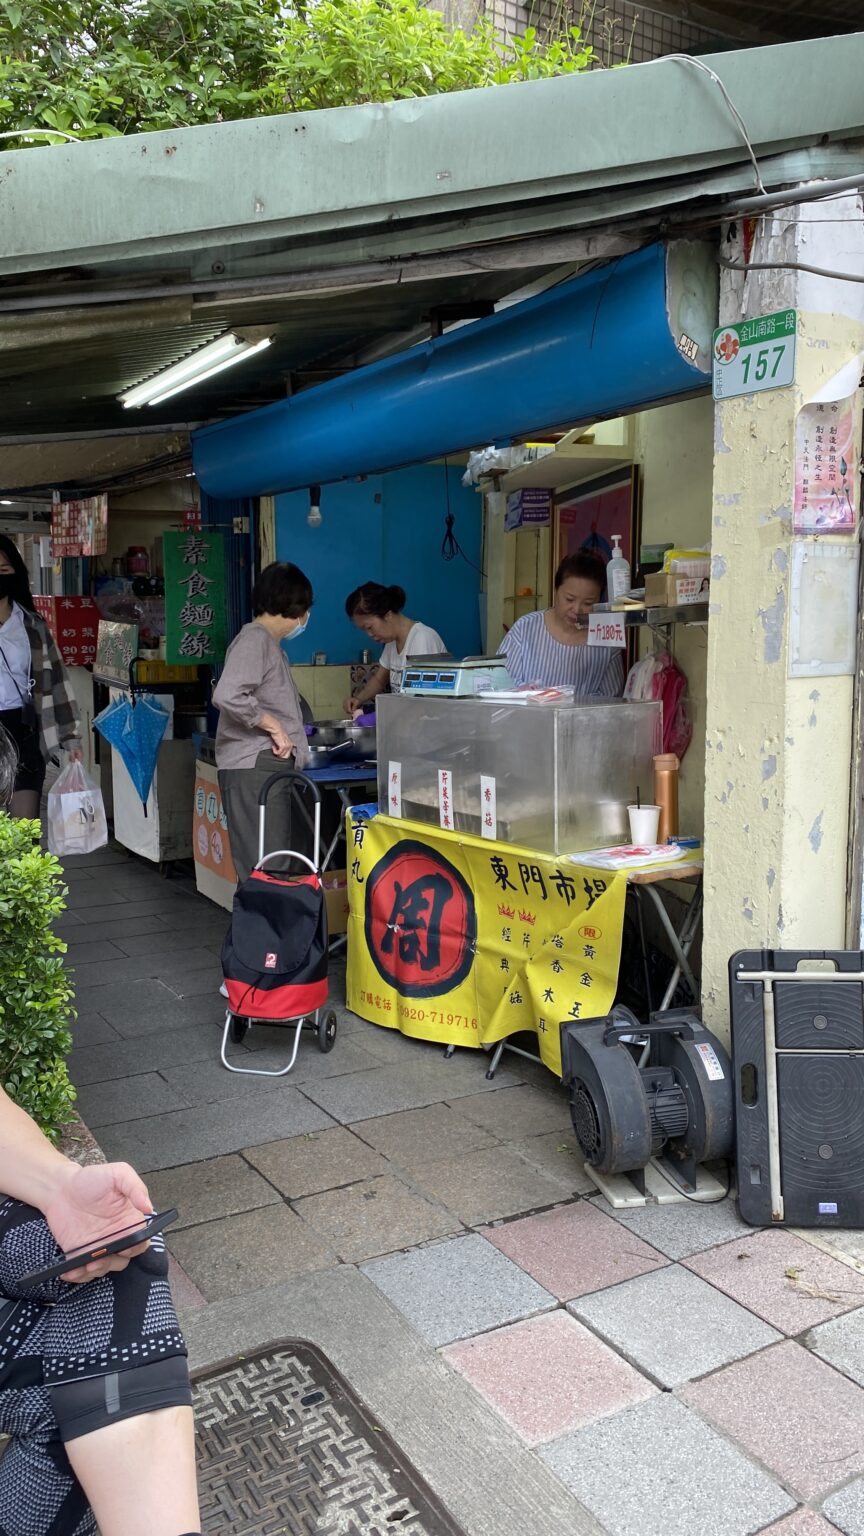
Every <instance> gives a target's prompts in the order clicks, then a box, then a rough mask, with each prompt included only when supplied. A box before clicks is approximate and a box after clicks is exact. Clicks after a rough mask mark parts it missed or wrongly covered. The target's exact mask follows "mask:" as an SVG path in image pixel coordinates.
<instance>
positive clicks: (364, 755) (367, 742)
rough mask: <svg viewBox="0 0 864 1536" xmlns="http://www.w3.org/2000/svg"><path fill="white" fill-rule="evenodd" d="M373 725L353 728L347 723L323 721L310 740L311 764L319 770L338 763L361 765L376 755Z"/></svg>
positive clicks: (350, 723)
mask: <svg viewBox="0 0 864 1536" xmlns="http://www.w3.org/2000/svg"><path fill="white" fill-rule="evenodd" d="M375 744H376V741H375V728H374V726H363V725H354V724H353V723H352V722H351V721H350V720H324V721H321V722H320V724H318V725H316V726H315V734H314V735H313V736H310V738H309V751H310V754H311V757H310V762H314V763H315V764H316V765H317V766H318V767H321V766H322V765H323V764H324V763H327V762H330V761H333V762H334V763H335V762H336V761H337V760H338V762H340V763H363V762H366V761H367V760H368V759H369V758H370V757H374V756H375Z"/></svg>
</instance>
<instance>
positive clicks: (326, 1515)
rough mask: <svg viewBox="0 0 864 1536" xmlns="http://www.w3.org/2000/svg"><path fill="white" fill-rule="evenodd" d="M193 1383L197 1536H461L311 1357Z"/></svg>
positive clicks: (324, 1363) (233, 1368)
mask: <svg viewBox="0 0 864 1536" xmlns="http://www.w3.org/2000/svg"><path fill="white" fill-rule="evenodd" d="M193 1381H194V1384H195V1423H196V1429H197V1436H198V1475H199V1485H200V1492H201V1521H202V1530H203V1531H204V1536H463V1532H462V1531H461V1529H460V1527H459V1526H457V1525H456V1524H454V1522H453V1520H452V1518H451V1516H450V1515H449V1514H448V1513H447V1511H446V1510H445V1509H444V1507H443V1505H442V1504H441V1503H440V1502H439V1501H438V1499H437V1498H436V1496H435V1494H434V1493H433V1492H432V1489H431V1488H429V1487H428V1485H427V1484H426V1483H425V1482H424V1481H423V1479H422V1478H421V1477H420V1476H419V1474H418V1473H417V1472H416V1471H415V1470H414V1468H413V1467H412V1466H411V1463H410V1462H409V1461H408V1460H407V1459H406V1457H405V1456H403V1454H402V1452H401V1451H400V1450H399V1448H398V1447H397V1446H396V1445H395V1444H394V1442H393V1441H392V1440H391V1439H390V1437H389V1435H386V1434H385V1433H384V1432H383V1430H382V1429H380V1428H379V1426H378V1425H376V1423H375V1421H374V1419H373V1418H372V1417H371V1415H370V1414H369V1412H368V1410H367V1409H366V1408H365V1407H364V1406H363V1405H362V1404H361V1403H360V1401H359V1400H358V1399H357V1398H356V1397H355V1396H354V1394H353V1393H352V1391H351V1388H350V1387H349V1386H348V1384H347V1382H346V1381H344V1380H343V1379H342V1377H341V1376H339V1374H338V1373H337V1372H336V1371H335V1370H334V1368H333V1366H332V1365H330V1363H329V1361H328V1360H327V1359H326V1358H325V1356H324V1355H323V1354H322V1353H321V1352H320V1350H318V1349H316V1348H315V1347H314V1345H311V1344H306V1343H299V1342H296V1341H294V1340H287V1341H285V1342H284V1343H280V1344H276V1345H272V1346H271V1347H270V1348H269V1349H267V1350H263V1351H262V1352H261V1353H260V1354H257V1355H251V1356H245V1357H244V1358H243V1359H241V1360H237V1361H233V1362H228V1363H227V1364H223V1365H220V1366H216V1367H215V1368H214V1369H212V1370H209V1371H203V1372H198V1373H197V1374H196V1375H195V1376H194V1377H193Z"/></svg>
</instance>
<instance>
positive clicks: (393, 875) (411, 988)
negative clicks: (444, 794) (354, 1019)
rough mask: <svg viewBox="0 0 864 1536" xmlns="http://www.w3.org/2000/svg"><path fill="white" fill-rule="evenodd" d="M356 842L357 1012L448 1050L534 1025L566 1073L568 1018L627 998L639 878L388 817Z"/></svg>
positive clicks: (361, 825)
mask: <svg viewBox="0 0 864 1536" xmlns="http://www.w3.org/2000/svg"><path fill="white" fill-rule="evenodd" d="M348 842H349V850H350V856H349V870H350V873H349V877H348V895H349V902H350V915H349V919H348V1007H349V1008H350V1009H351V1010H352V1011H353V1012H354V1013H356V1014H359V1016H360V1017H361V1018H363V1019H369V1020H370V1021H371V1022H372V1023H375V1024H383V1025H386V1026H387V1027H388V1028H390V1029H399V1030H401V1031H402V1033H403V1034H406V1035H412V1036H414V1037H415V1038H417V1039H419V1040H437V1041H440V1042H441V1043H442V1044H444V1045H467V1046H474V1047H480V1046H484V1045H492V1044H495V1043H496V1042H497V1041H499V1040H504V1039H506V1038H507V1037H508V1036H509V1035H514V1034H517V1033H518V1032H520V1031H522V1030H532V1031H534V1032H535V1033H536V1035H537V1037H538V1043H539V1049H540V1056H541V1058H542V1060H543V1062H544V1064H545V1065H546V1066H547V1067H548V1068H549V1069H550V1071H552V1072H554V1073H556V1075H557V1076H559V1077H560V1075H561V1042H560V1026H561V1023H562V1022H563V1020H565V1019H590V1018H601V1017H602V1016H603V1015H605V1014H607V1013H608V1012H609V1010H610V1008H611V1006H612V1002H613V1000H614V997H615V991H616V987H617V983H618V967H619V963H620V959H621V934H622V928H623V922H624V900H625V896H626V890H627V882H626V877H625V876H624V875H623V874H621V873H620V872H614V871H611V870H592V869H585V868H582V867H581V866H578V867H577V865H575V864H571V863H570V862H569V860H567V859H566V858H561V859H555V858H552V857H550V856H549V855H548V854H539V853H535V852H531V851H529V850H525V849H519V848H514V847H511V846H510V845H509V844H504V843H494V842H487V841H485V840H483V839H481V838H474V837H464V836H461V835H458V834H454V833H447V832H438V831H437V830H436V829H435V828H434V827H429V826H425V825H422V826H421V825H420V824H418V823H414V822H408V821H401V820H399V821H396V820H391V819H390V817H389V816H376V817H374V818H373V820H372V821H362V820H354V818H353V817H352V816H351V813H350V812H349V816H348Z"/></svg>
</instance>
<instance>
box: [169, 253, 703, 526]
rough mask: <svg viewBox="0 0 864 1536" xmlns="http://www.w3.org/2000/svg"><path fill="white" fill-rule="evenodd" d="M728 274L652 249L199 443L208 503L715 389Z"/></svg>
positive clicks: (213, 432)
mask: <svg viewBox="0 0 864 1536" xmlns="http://www.w3.org/2000/svg"><path fill="white" fill-rule="evenodd" d="M715 323H716V271H715V268H714V266H713V262H712V260H711V257H710V252H709V253H707V257H706V248H705V247H703V246H698V245H687V244H678V245H675V246H672V247H670V248H668V249H667V248H666V247H665V246H664V245H660V244H657V245H651V246H648V247H646V248H645V249H644V250H641V251H636V252H634V253H632V254H630V255H627V256H623V257H621V258H619V259H618V260H616V261H613V262H610V263H609V264H608V265H606V266H603V267H597V268H595V269H594V270H592V271H590V272H587V273H585V274H583V275H581V276H579V277H576V278H573V279H571V280H570V281H569V282H566V283H562V284H561V285H559V286H558V287H555V288H552V289H549V290H547V291H546V292H545V293H542V294H540V295H539V296H538V297H536V298H532V299H528V300H526V301H525V302H523V303H519V304H514V305H512V306H511V307H510V308H508V309H505V310H503V311H501V312H500V313H498V314H496V315H492V316H491V317H490V318H489V319H486V320H478V321H476V322H475V323H473V324H471V325H467V326H464V327H462V328H461V329H458V330H456V331H453V332H451V333H450V334H448V335H445V336H442V337H439V338H437V339H436V340H434V341H428V342H424V343H423V344H421V345H419V346H415V347H411V348H410V349H409V350H408V351H406V352H400V353H397V354H396V355H395V356H393V357H388V358H386V359H385V360H384V361H383V362H379V363H375V364H373V365H372V366H370V367H367V368H360V369H358V370H357V371H356V372H354V373H351V374H347V375H345V376H344V377H342V378H340V379H336V380H334V381H333V382H331V383H327V384H322V385H320V386H319V387H318V388H315V389H310V390H307V391H306V392H305V393H303V394H300V395H297V396H295V397H294V398H293V399H289V400H281V401H279V402H278V403H277V404H276V405H270V406H266V407H265V408H264V409H262V410H258V411H252V412H250V413H249V414H248V415H244V416H238V417H235V418H233V419H232V420H230V421H227V422H222V423H219V424H218V425H214V426H210V427H204V428H202V429H201V430H199V431H198V432H196V433H195V434H194V435H193V439H192V445H193V463H194V468H195V473H196V475H197V477H198V480H199V482H200V484H201V486H202V487H203V489H204V490H205V491H206V492H207V494H208V495H210V496H217V497H233V496H260V495H270V494H275V493H277V492H279V491H288V490H297V489H300V488H301V487H303V486H307V485H315V484H325V483H327V482H330V481H335V480H345V479H350V478H354V477H356V476H358V475H368V474H376V473H381V472H383V471H386V470H390V469H396V468H399V467H401V466H403V465H406V464H416V463H421V462H425V461H427V460H429V459H434V458H439V457H441V456H442V455H443V454H447V453H456V452H459V451H460V450H464V449H466V448H472V447H477V446H481V445H485V444H487V443H501V442H507V441H509V440H511V439H513V438H517V437H525V436H526V435H529V434H530V433H532V432H540V431H549V430H552V429H555V428H557V427H570V426H573V425H575V424H578V423H579V422H583V421H584V422H589V421H596V420H599V419H602V418H603V417H609V416H617V415H622V414H625V413H627V412H630V411H635V410H639V409H641V408H643V407H645V406H649V405H656V404H658V403H659V402H661V401H663V400H669V399H674V398H676V397H679V396H682V395H687V394H690V393H693V392H696V391H701V390H704V389H706V388H707V387H708V384H709V378H710V375H709V361H710V340H711V328H712V326H713V325H714V324H715Z"/></svg>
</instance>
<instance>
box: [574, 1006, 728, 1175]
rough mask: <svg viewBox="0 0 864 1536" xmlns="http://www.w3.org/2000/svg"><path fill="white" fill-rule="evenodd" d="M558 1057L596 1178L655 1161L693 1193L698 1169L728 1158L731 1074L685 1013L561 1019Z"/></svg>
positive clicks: (719, 1051) (694, 1018) (723, 1056)
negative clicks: (636, 1043) (641, 1017)
mask: <svg viewBox="0 0 864 1536" xmlns="http://www.w3.org/2000/svg"><path fill="white" fill-rule="evenodd" d="M635 1040H639V1041H647V1046H648V1049H647V1053H646V1052H645V1050H644V1047H641V1046H640V1047H634V1045H633V1042H634V1041H635ZM561 1060H562V1066H563V1077H564V1082H565V1083H566V1084H568V1086H569V1088H570V1113H571V1116H572V1119H573V1128H574V1130H575V1132H576V1140H577V1141H578V1143H579V1146H580V1147H581V1149H582V1152H583V1153H584V1155H585V1160H586V1162H588V1163H590V1165H591V1166H592V1167H593V1168H596V1169H597V1171H598V1173H604V1174H615V1173H629V1174H633V1173H634V1172H636V1171H638V1170H641V1169H643V1168H644V1167H645V1166H646V1164H647V1163H648V1162H650V1160H651V1158H660V1159H661V1160H662V1162H663V1163H664V1165H665V1166H666V1168H667V1169H668V1170H669V1171H670V1172H671V1173H672V1174H673V1175H674V1177H675V1178H676V1179H677V1181H678V1182H679V1183H680V1184H681V1185H682V1186H683V1187H685V1188H692V1189H695V1187H696V1169H697V1167H698V1165H699V1164H700V1163H704V1162H708V1161H710V1160H711V1159H714V1158H727V1157H729V1156H730V1154H731V1151H732V1140H733V1113H734V1106H733V1092H732V1069H731V1065H730V1062H729V1057H728V1055H727V1053H726V1051H725V1050H724V1048H723V1046H722V1045H721V1044H720V1041H719V1040H718V1039H717V1037H716V1035H712V1034H711V1033H710V1031H709V1030H707V1029H705V1028H704V1026H703V1024H702V1021H701V1019H700V1018H699V1015H698V1013H696V1012H695V1011H694V1010H692V1009H689V1008H676V1009H671V1010H669V1011H667V1012H665V1013H655V1014H652V1016H651V1019H650V1021H649V1023H648V1024H641V1023H640V1022H639V1020H638V1019H637V1018H636V1016H635V1014H632V1013H631V1012H630V1009H629V1008H624V1007H621V1006H617V1007H615V1008H613V1009H612V1012H611V1014H609V1015H608V1017H607V1018H605V1019H595V1020H585V1021H584V1022H582V1023H579V1022H577V1021H573V1020H568V1021H567V1022H566V1023H565V1024H562V1026H561ZM640 1060H641V1061H642V1062H643V1064H642V1065H640V1064H639V1062H640Z"/></svg>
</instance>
